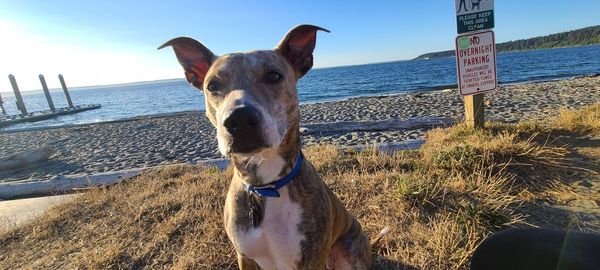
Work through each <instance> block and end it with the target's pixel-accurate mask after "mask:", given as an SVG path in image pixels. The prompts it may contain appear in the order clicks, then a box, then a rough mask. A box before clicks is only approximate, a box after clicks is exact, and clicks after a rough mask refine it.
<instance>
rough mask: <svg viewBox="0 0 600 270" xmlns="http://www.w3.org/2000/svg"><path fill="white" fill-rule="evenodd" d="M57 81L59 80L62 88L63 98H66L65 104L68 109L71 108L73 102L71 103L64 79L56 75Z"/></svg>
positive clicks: (60, 75)
mask: <svg viewBox="0 0 600 270" xmlns="http://www.w3.org/2000/svg"><path fill="white" fill-rule="evenodd" d="M58 79H59V80H60V85H61V86H62V89H63V91H64V92H65V97H66V98H67V103H69V108H73V101H71V95H70V94H69V90H67V84H65V78H63V75H62V74H58Z"/></svg>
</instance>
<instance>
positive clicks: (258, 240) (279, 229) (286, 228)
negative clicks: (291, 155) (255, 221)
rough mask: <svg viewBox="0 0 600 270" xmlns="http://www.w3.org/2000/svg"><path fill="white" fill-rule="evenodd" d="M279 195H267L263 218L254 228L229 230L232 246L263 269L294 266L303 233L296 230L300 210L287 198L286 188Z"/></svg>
mask: <svg viewBox="0 0 600 270" xmlns="http://www.w3.org/2000/svg"><path fill="white" fill-rule="evenodd" d="M279 193H280V194H281V197H279V198H267V201H266V205H265V212H264V219H263V221H262V223H261V225H260V226H259V227H257V228H251V229H249V230H248V231H246V232H242V231H235V232H233V234H234V235H232V236H233V239H232V240H233V241H234V245H235V248H236V249H237V251H238V252H239V253H242V254H244V255H245V256H246V257H248V258H250V259H252V260H254V261H255V262H256V263H258V265H259V266H260V267H261V268H263V269H265V270H269V269H296V266H297V263H298V262H299V261H300V258H301V245H300V244H301V242H302V240H303V239H304V236H303V235H302V234H301V233H300V231H299V230H298V225H299V224H300V220H301V216H302V209H301V208H300V204H298V203H295V202H292V201H291V200H290V198H289V193H288V188H287V187H283V188H281V189H279Z"/></svg>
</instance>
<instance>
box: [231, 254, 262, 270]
mask: <svg viewBox="0 0 600 270" xmlns="http://www.w3.org/2000/svg"><path fill="white" fill-rule="evenodd" d="M237 259H238V266H239V267H240V270H260V267H259V266H258V264H256V263H255V262H254V261H253V260H250V259H246V258H244V257H242V255H240V254H238V255H237Z"/></svg>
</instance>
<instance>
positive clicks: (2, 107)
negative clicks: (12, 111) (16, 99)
mask: <svg viewBox="0 0 600 270" xmlns="http://www.w3.org/2000/svg"><path fill="white" fill-rule="evenodd" d="M0 109H1V110H2V114H6V110H4V101H2V95H0Z"/></svg>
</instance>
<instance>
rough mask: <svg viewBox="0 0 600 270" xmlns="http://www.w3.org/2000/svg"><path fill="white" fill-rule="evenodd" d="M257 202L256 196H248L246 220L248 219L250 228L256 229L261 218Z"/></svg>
mask: <svg viewBox="0 0 600 270" xmlns="http://www.w3.org/2000/svg"><path fill="white" fill-rule="evenodd" d="M258 200H259V199H258V198H256V195H252V194H250V196H248V208H249V211H248V218H249V219H250V226H252V227H253V228H256V227H258V226H259V225H260V223H261V221H262V218H263V209H262V207H261V205H260V202H259V201H258Z"/></svg>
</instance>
